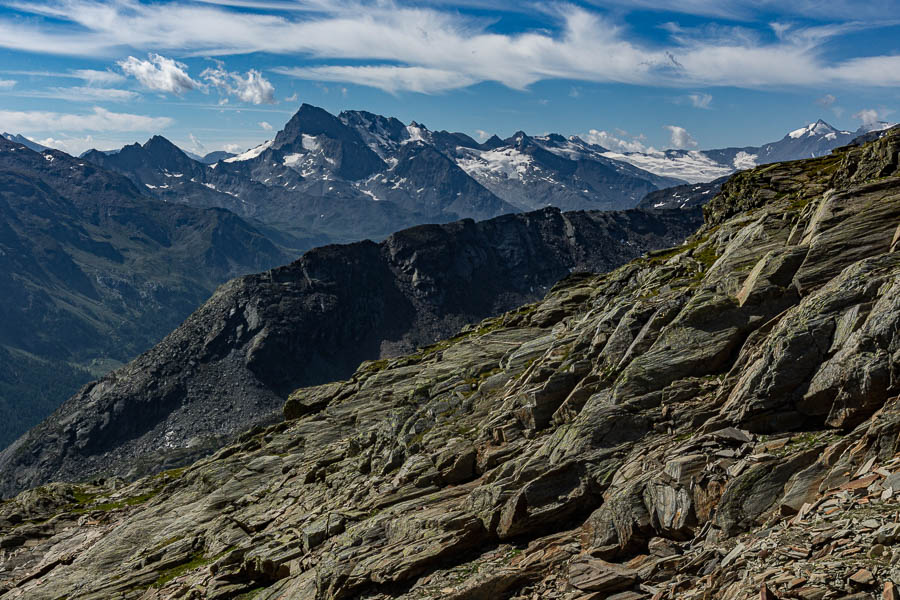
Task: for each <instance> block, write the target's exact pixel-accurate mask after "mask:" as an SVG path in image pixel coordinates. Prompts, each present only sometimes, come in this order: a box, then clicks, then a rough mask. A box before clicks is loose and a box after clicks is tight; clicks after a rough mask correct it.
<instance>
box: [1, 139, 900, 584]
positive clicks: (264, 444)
mask: <svg viewBox="0 0 900 600" xmlns="http://www.w3.org/2000/svg"><path fill="white" fill-rule="evenodd" d="M898 135H900V132H898ZM894 141H895V140H891V139H890V136H885V137H883V138H881V139H879V140H877V141H874V142H871V144H872V145H871V146H862V147H852V148H846V149H843V150H841V151H840V152H839V153H837V154H836V155H834V156H831V157H828V158H826V159H818V160H814V161H810V162H801V163H789V164H786V165H776V166H773V167H766V168H762V169H759V170H754V171H749V172H746V173H743V174H741V175H738V176H736V177H735V178H733V179H732V180H730V181H729V182H728V183H726V184H725V186H724V187H723V192H722V194H720V195H719V196H717V198H716V199H715V200H714V201H713V202H711V203H709V204H708V205H707V216H708V221H707V223H706V224H705V225H704V226H703V227H702V228H701V229H700V230H699V231H698V232H697V233H696V234H695V235H693V236H691V238H690V239H689V240H688V241H687V243H685V244H682V245H680V246H678V247H676V248H672V249H671V250H668V251H661V252H653V253H648V254H646V255H644V256H642V257H641V258H639V259H636V260H633V261H631V262H630V263H628V264H626V265H624V266H622V267H620V268H618V269H616V270H614V271H612V272H609V273H605V274H601V275H573V276H570V277H568V278H566V279H564V280H562V281H561V282H560V283H558V284H557V285H556V286H554V287H553V288H552V289H551V290H550V291H549V292H548V293H547V294H546V296H545V297H544V298H543V299H542V300H541V301H539V302H535V303H533V304H529V305H526V306H523V307H520V308H518V309H517V310H514V311H511V312H507V313H506V314H504V315H502V316H499V317H495V318H490V319H486V320H484V321H482V322H480V323H478V324H477V325H473V326H471V327H469V328H466V329H465V330H463V331H461V332H460V334H459V335H457V336H455V337H453V338H450V339H446V340H444V341H442V342H439V343H437V344H434V345H432V346H430V347H428V348H425V349H422V350H421V351H419V352H416V353H414V354H410V355H406V356H402V357H396V358H391V359H387V360H384V361H379V362H369V363H365V364H363V365H362V366H361V367H360V368H359V369H357V370H356V372H355V373H354V374H353V375H352V376H351V377H350V378H349V379H348V380H346V381H343V382H339V383H334V382H332V383H328V384H324V385H322V386H316V387H313V388H301V389H298V390H295V391H294V392H293V393H292V394H291V397H290V400H289V401H288V403H287V405H286V412H287V413H288V414H289V415H290V416H297V417H298V418H296V419H292V420H288V421H284V422H281V423H278V424H275V425H272V426H269V427H266V428H259V429H257V430H252V431H250V432H248V433H247V434H245V435H243V436H242V437H239V438H238V440H237V442H236V443H234V444H231V445H228V446H226V447H224V448H222V449H221V450H219V451H218V452H217V453H216V454H215V455H213V456H210V457H209V458H207V459H204V460H201V461H198V462H197V463H195V464H193V465H192V466H190V467H189V468H187V469H185V470H177V471H174V472H168V473H163V474H160V475H158V476H157V477H147V478H144V479H141V480H138V481H136V482H133V483H131V484H127V485H124V484H123V482H121V481H119V480H112V481H104V482H95V483H93V484H80V485H73V484H57V485H54V486H48V487H45V488H39V489H36V490H30V491H28V492H25V493H24V494H22V495H20V496H18V497H16V498H14V499H11V500H10V501H9V502H7V503H5V504H2V505H0V539H2V540H3V545H4V546H5V548H3V549H0V573H2V575H0V577H2V580H0V581H2V584H0V585H2V586H4V588H5V589H6V590H7V591H6V592H5V595H6V597H8V598H21V597H28V598H58V597H60V596H70V597H85V598H92V597H94V598H99V597H109V596H115V595H119V596H122V597H125V598H146V599H149V598H160V599H161V598H166V597H171V596H173V595H175V596H177V595H179V594H182V595H187V594H194V595H199V596H200V597H207V598H231V597H234V596H236V595H237V594H243V593H251V592H252V593H255V594H256V598H262V599H265V600H268V599H275V598H285V597H291V598H309V599H315V600H320V599H321V600H326V599H327V600H333V599H338V598H367V599H370V600H376V599H377V600H388V599H396V598H403V599H408V600H412V599H413V598H419V599H421V598H428V599H437V598H468V599H476V598H493V597H497V596H504V597H510V598H534V597H538V598H550V599H553V600H563V599H566V600H568V599H576V598H648V597H649V598H656V599H657V600H675V599H679V600H680V599H683V598H722V599H724V600H750V598H753V597H756V598H772V597H796V598H842V597H853V598H864V597H872V596H873V595H874V594H875V593H876V592H881V594H882V596H884V597H893V595H894V593H895V592H896V589H895V588H894V584H893V581H894V580H896V579H897V578H898V576H900V568H898V566H897V565H898V561H897V560H896V557H897V555H896V554H894V551H895V549H894V548H890V547H889V546H888V545H887V544H888V543H890V541H891V540H894V541H896V535H895V534H896V531H895V529H896V527H895V526H896V514H897V511H898V509H900V498H898V497H897V492H896V491H895V490H894V488H893V486H894V485H896V484H897V481H898V478H897V474H898V472H900V382H898V381H897V373H898V372H900V370H898V368H897V365H898V357H900V348H898V347H897V343H898V342H897V340H898V336H897V332H898V331H900V311H898V310H897V308H898V307H897V305H896V302H897V297H898V293H897V291H898V288H897V286H898V285H900V263H898V262H897V258H896V256H897V254H896V252H894V253H892V252H890V247H889V246H890V245H889V242H890V238H891V237H892V236H893V230H892V229H890V230H888V229H886V228H884V227H882V226H881V225H882V224H881V223H880V222H879V223H873V224H872V225H873V227H872V228H873V230H874V231H875V232H876V233H873V234H872V235H871V236H866V235H859V233H860V232H861V231H862V230H861V229H859V228H857V227H856V226H855V223H856V219H860V218H862V215H865V214H869V215H882V214H885V212H884V211H885V210H888V209H890V207H891V206H892V205H893V203H894V202H895V200H894V196H893V195H892V194H886V193H885V191H886V190H887V189H888V188H893V189H900V173H898V172H897V171H896V170H895V171H889V172H888V173H887V174H885V175H882V176H883V177H884V178H885V179H884V180H882V181H881V182H867V181H855V180H854V181H849V180H850V179H852V177H853V176H852V173H851V172H850V171H849V170H847V169H845V166H847V165H851V164H852V165H855V167H856V170H857V171H858V170H868V169H869V166H868V164H867V163H866V159H865V157H867V156H872V157H879V156H884V155H885V153H886V152H887V150H886V148H888V147H889V145H890V144H892V143H894ZM875 160H878V159H877V158H876V159H875ZM888 162H889V161H888ZM879 172H882V173H883V172H884V171H883V170H880V169H879ZM793 177H797V178H799V180H800V182H798V181H795V180H792V178H793ZM848 181H849V183H847V187H842V186H843V185H844V184H842V183H841V182H848ZM874 183H879V184H880V185H879V186H874V187H872V186H870V185H869V184H874ZM850 189H853V190H859V191H858V192H856V193H855V194H854V195H852V196H848V195H845V194H844V192H846V191H847V190H850ZM835 198H844V200H843V202H844V203H845V204H844V205H845V206H847V207H850V208H851V209H852V210H848V211H841V210H837V209H839V208H840V207H837V206H835V205H834V204H832V203H833V202H834V201H835ZM732 203H734V204H732ZM741 207H743V208H741ZM822 207H826V208H828V210H829V214H831V215H838V217H836V218H835V220H830V224H829V228H828V229H827V230H824V229H823V230H822V231H826V232H830V233H832V234H837V233H838V232H840V231H841V230H842V227H843V225H844V224H845V223H846V224H849V227H848V230H849V231H851V232H854V233H853V234H848V235H846V236H843V237H841V236H837V235H835V237H832V238H831V239H841V240H842V242H841V243H842V244H843V247H844V248H845V250H846V254H847V255H849V256H852V257H855V258H854V260H852V261H850V262H849V264H848V263H847V262H846V261H847V259H846V257H845V255H844V254H842V253H835V254H825V253H813V252H812V248H813V246H814V244H815V242H814V240H815V239H816V238H815V234H814V235H811V236H806V235H805V233H804V232H807V231H814V230H815V231H819V230H818V229H816V227H817V226H816V225H815V224H816V223H817V219H818V217H817V216H816V215H817V214H819V212H818V211H819V210H820V209H821V208H822ZM829 219H831V217H829ZM882 235H884V236H886V237H887V238H888V239H887V241H886V242H885V243H884V244H882V243H880V242H881V240H880V238H879V236H882ZM876 238H879V239H876ZM811 256H812V257H813V259H812V260H811V258H810V257H811ZM800 257H802V261H801V258H800ZM798 265H799V266H798ZM804 270H806V271H805V272H807V273H814V274H815V276H814V277H804V276H802V274H803V272H804ZM798 273H799V274H800V275H799V276H798ZM739 297H740V298H739ZM664 365H671V366H672V368H671V369H670V370H667V369H665V368H664ZM298 405H299V408H298ZM292 407H294V408H292ZM553 407H556V408H555V409H553ZM551 411H552V412H551ZM548 413H550V417H549V419H548V418H547V417H546V415H547V414H548ZM473 452H474V457H473V456H472V455H473ZM454 455H455V456H457V457H458V458H459V461H457V460H455V459H454V458H453V456H454ZM457 466H458V467H459V468H458V470H457ZM23 539H24V540H25V542H22V540H23ZM879 540H880V541H879Z"/></svg>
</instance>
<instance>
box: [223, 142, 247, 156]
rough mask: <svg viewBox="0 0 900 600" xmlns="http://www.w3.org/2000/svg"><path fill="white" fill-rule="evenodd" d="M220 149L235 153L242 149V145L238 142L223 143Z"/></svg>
mask: <svg viewBox="0 0 900 600" xmlns="http://www.w3.org/2000/svg"><path fill="white" fill-rule="evenodd" d="M222 149H223V150H225V152H231V153H232V154H237V153H239V152H240V151H241V150H242V149H243V147H242V146H241V145H239V144H225V145H224V146H222Z"/></svg>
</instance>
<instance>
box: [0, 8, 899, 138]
mask: <svg viewBox="0 0 900 600" xmlns="http://www.w3.org/2000/svg"><path fill="white" fill-rule="evenodd" d="M786 4H787V5H789V6H788V7H785V6H784V5H786ZM301 102H308V103H311V104H315V105H319V106H322V107H324V108H326V109H327V110H329V111H332V112H335V113H336V112H339V111H340V110H343V109H364V110H369V111H372V112H376V113H380V114H385V115H391V116H396V117H398V118H400V119H401V120H403V121H404V122H409V121H411V120H416V121H418V122H419V123H424V124H425V125H427V126H428V127H430V128H432V129H449V130H453V131H463V132H465V133H468V134H469V135H472V136H473V137H476V138H483V137H485V136H486V135H488V134H491V133H497V134H499V135H500V136H501V137H505V136H508V135H511V134H512V133H513V132H515V131H516V130H519V129H522V130H525V131H527V132H529V133H533V134H541V133H546V132H551V131H552V132H559V133H562V134H565V135H581V136H583V137H585V138H587V139H589V140H591V141H595V142H597V143H601V144H603V145H605V146H608V147H610V148H612V149H616V150H621V149H633V150H640V149H646V148H650V147H652V148H656V149H661V148H668V147H675V146H683V147H698V148H715V147H722V146H728V145H750V144H760V143H763V142H767V141H773V140H776V139H779V138H781V137H782V136H783V135H784V134H785V133H786V132H787V131H789V130H792V129H795V128H797V127H800V126H802V125H804V124H806V123H808V122H811V121H814V120H815V119H817V118H823V119H825V120H827V121H829V122H830V123H832V124H833V125H835V126H837V127H841V128H845V129H856V128H857V127H859V126H860V125H861V124H862V123H866V122H871V121H874V120H887V121H893V120H898V116H897V114H895V113H894V111H895V110H897V109H900V2H898V1H883V0H872V1H869V2H866V3H861V2H850V1H838V2H827V1H822V2H812V1H806V0H797V1H793V2H790V3H785V2H775V1H769V0H738V1H735V2H713V1H708V0H670V1H668V2H664V1H658V0H613V1H611V2H601V1H599V0H595V1H594V0H592V1H582V2H554V1H545V2H527V1H525V2H498V1H495V0H462V1H457V2H453V1H450V0H446V1H445V0H431V1H424V2H401V1H400V0H395V1H391V2H389V1H384V0H374V1H367V0H357V1H345V0H165V1H159V2H142V1H139V0H50V1H37V0H0V130H4V131H10V132H12V133H23V134H25V135H27V136H29V137H31V138H33V139H36V140H38V141H41V142H43V143H46V144H48V145H53V146H55V147H59V148H60V149H64V150H67V151H69V152H73V153H78V152H81V151H83V150H85V149H87V148H90V147H98V148H102V149H107V148H115V147H119V146H121V145H123V144H125V143H130V142H134V141H144V140H145V139H147V138H148V137H149V136H150V135H152V134H154V133H160V134H162V135H165V136H166V137H168V138H169V139H171V140H173V141H175V142H176V143H178V144H179V145H181V146H182V147H184V148H186V149H188V150H191V151H194V152H198V153H203V152H208V151H211V150H218V149H223V148H227V149H232V150H238V149H241V150H243V149H246V148H248V147H250V146H253V145H256V144H258V143H259V142H262V141H263V140H265V139H268V138H270V137H272V136H273V135H274V132H275V131H277V130H278V129H279V128H280V126H281V125H282V124H283V123H284V122H285V121H286V120H287V119H288V118H290V116H291V114H293V112H294V111H296V109H297V107H298V106H299V105H300V103H301ZM676 132H678V135H676Z"/></svg>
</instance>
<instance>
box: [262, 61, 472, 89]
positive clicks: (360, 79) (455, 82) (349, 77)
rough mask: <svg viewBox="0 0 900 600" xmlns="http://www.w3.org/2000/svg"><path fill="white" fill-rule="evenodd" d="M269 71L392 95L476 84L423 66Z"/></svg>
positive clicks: (454, 74)
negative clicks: (368, 88)
mask: <svg viewBox="0 0 900 600" xmlns="http://www.w3.org/2000/svg"><path fill="white" fill-rule="evenodd" d="M272 70H273V71H274V72H276V73H280V74H282V75H289V76H291V77H297V78H299V79H311V80H317V81H342V82H348V83H356V84H359V85H367V86H369V87H374V88H378V89H381V90H384V91H386V92H388V93H391V94H396V93H397V92H400V91H410V92H420V93H423V94H435V93H439V92H446V91H448V90H453V89H458V88H463V87H468V86H470V85H472V84H473V83H476V82H477V80H476V79H475V78H473V77H470V76H467V75H464V74H461V73H457V72H454V71H446V70H442V69H429V68H426V67H398V66H391V65H379V66H362V67H347V66H328V67H292V68H288V67H279V68H275V69H272ZM327 91H328V88H325V92H326V93H327Z"/></svg>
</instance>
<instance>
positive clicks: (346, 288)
mask: <svg viewBox="0 0 900 600" xmlns="http://www.w3.org/2000/svg"><path fill="white" fill-rule="evenodd" d="M700 222H701V218H700V214H699V211H693V212H690V211H689V212H684V211H671V212H669V213H647V212H643V211H637V210H633V211H623V212H612V213H601V212H572V213H561V212H560V211H559V210H557V209H545V210H542V211H536V212H533V213H527V214H519V215H508V216H504V217H499V218H496V219H492V220H489V221H484V222H479V223H475V222H473V221H471V220H467V221H461V222H457V223H451V224H447V225H426V226H420V227H416V228H412V229H409V230H405V231H401V232H398V233H395V234H394V235H392V236H390V237H388V238H387V239H386V240H385V241H384V242H382V243H381V244H376V243H374V242H370V241H366V242H360V243H357V244H350V245H345V246H325V247H322V248H318V249H315V250H312V251H310V252H308V253H306V254H305V255H304V256H303V257H302V258H301V259H300V260H298V261H295V262H294V263H292V264H290V265H287V266H284V267H280V268H277V269H273V270H271V271H268V272H265V273H262V274H257V275H249V276H246V277H243V278H239V279H236V280H234V281H231V282H229V283H227V284H225V285H224V286H222V287H221V288H220V289H219V290H218V291H217V292H216V293H215V294H214V295H213V297H212V298H211V299H210V300H209V301H208V302H207V303H205V304H204V305H203V306H202V307H201V308H199V309H198V310H197V311H196V312H195V313H194V314H193V315H192V316H191V317H189V318H188V319H187V320H186V321H185V323H184V324H183V325H181V326H180V327H179V328H178V329H176V330H175V331H174V332H172V333H171V334H170V335H168V336H167V337H166V338H165V339H164V340H163V341H162V342H160V343H159V344H158V345H157V346H155V347H154V348H152V349H151V350H150V351H148V352H146V353H145V354H143V355H141V356H140V357H138V358H137V359H135V360H134V361H133V362H132V363H130V364H128V365H126V366H125V367H122V368H121V369H118V370H116V371H114V372H112V373H110V374H109V375H107V376H105V377H103V378H101V379H99V380H97V381H95V382H93V383H91V384H88V385H87V386H85V387H84V388H83V389H82V390H81V391H80V392H79V393H78V394H76V395H75V396H74V397H72V398H71V399H70V400H68V401H67V402H66V403H64V404H63V405H62V406H61V407H60V408H59V409H58V410H57V411H56V412H55V413H54V414H53V415H52V416H51V417H50V418H48V419H47V420H46V421H45V422H44V423H42V424H41V425H39V426H38V427H36V428H35V429H34V430H32V431H31V432H29V433H28V434H26V435H25V436H23V437H22V438H21V439H19V440H18V441H17V442H15V443H14V444H13V445H11V446H10V447H9V448H7V449H6V450H4V451H3V452H2V453H0V474H2V475H0V495H6V496H9V495H11V494H14V493H17V492H19V491H21V490H22V489H24V488H26V487H31V486H34V485H39V484H42V483H46V482H49V481H53V480H69V481H79V480H84V479H88V478H90V477H94V476H99V475H118V476H124V477H129V478H133V477H137V476H140V475H143V474H148V473H155V472H158V471H160V470H162V469H165V468H172V467H176V466H181V465H184V464H188V463H189V462H191V461H193V460H196V459H197V458H199V457H201V456H205V455H208V454H210V453H211V452H213V451H214V450H215V449H217V448H218V447H220V446H221V445H222V444H224V443H226V442H227V441H228V440H232V439H233V438H234V436H235V435H237V434H238V433H240V432H242V431H244V430H245V429H246V428H248V427H250V426H252V425H254V424H257V423H271V422H273V421H274V420H275V419H277V417H278V416H279V413H280V409H281V406H282V404H283V403H284V400H285V398H286V397H287V395H288V394H289V393H290V392H291V391H293V390H294V389H295V388H297V387H298V386H301V385H314V384H318V383H325V382H328V381H334V380H337V379H343V378H346V377H349V376H350V375H351V374H352V373H353V371H354V370H355V369H356V368H357V367H358V366H359V364H360V362H362V361H363V360H366V359H378V358H383V357H389V356H396V355H397V354H400V353H403V352H410V351H413V350H415V348H416V347H417V346H425V345H428V344H430V343H433V342H434V341H436V340H439V339H441V338H443V337H446V336H448V335H453V334H454V333H456V332H458V331H459V329H460V328H461V327H462V326H463V325H466V324H468V323H472V322H477V321H478V320H480V319H482V318H484V317H487V316H490V315H495V314H498V313H501V312H503V311H505V310H509V309H511V308H514V307H516V306H519V305H521V304H522V303H524V302H527V301H531V300H534V299H537V298H539V297H541V296H542V295H543V294H544V293H546V290H547V288H548V287H549V286H550V285H552V284H553V283H555V282H556V281H558V280H559V279H560V278H562V277H563V276H565V275H566V274H568V273H569V272H570V271H571V270H593V271H598V272H602V271H607V270H609V269H612V268H614V267H616V266H618V265H621V264H623V263H624V262H626V261H627V260H630V259H632V258H634V257H636V256H639V255H640V254H642V253H643V252H645V251H646V250H648V249H654V248H660V247H665V246H668V245H671V244H673V243H678V242H679V241H681V240H683V239H684V238H685V237H687V236H688V235H689V234H690V233H691V232H692V231H693V230H695V229H696V227H697V226H698V225H699V224H700Z"/></svg>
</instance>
